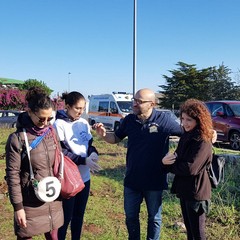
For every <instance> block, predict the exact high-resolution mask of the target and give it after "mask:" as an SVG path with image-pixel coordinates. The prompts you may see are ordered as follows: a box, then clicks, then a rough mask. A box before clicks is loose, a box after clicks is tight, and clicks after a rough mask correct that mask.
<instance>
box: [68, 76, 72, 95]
mask: <svg viewBox="0 0 240 240" xmlns="http://www.w3.org/2000/svg"><path fill="white" fill-rule="evenodd" d="M70 74H71V73H70V72H69V73H68V93H69V92H70Z"/></svg>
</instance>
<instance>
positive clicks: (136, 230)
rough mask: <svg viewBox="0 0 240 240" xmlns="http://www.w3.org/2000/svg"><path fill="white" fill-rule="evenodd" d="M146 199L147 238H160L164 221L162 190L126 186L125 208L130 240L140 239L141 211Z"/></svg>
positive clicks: (151, 239) (153, 239)
mask: <svg viewBox="0 0 240 240" xmlns="http://www.w3.org/2000/svg"><path fill="white" fill-rule="evenodd" d="M143 199H145V202H146V206H147V212H148V227H147V240H158V239H159V237H160V230H161V223H162V217H161V212H162V191H136V190H133V189H130V188H127V187H124V210H125V214H126V225H127V229H128V239H129V240H140V238H141V233H140V221H139V213H140V207H141V203H142V201H143Z"/></svg>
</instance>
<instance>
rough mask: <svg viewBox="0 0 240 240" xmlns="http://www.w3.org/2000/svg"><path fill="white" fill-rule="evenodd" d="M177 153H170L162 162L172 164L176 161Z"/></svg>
mask: <svg viewBox="0 0 240 240" xmlns="http://www.w3.org/2000/svg"><path fill="white" fill-rule="evenodd" d="M176 157H177V155H176V153H168V154H167V155H166V156H165V157H164V158H163V159H162V163H163V164H164V165H172V164H173V163H175V161H176Z"/></svg>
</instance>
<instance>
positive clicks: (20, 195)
mask: <svg viewBox="0 0 240 240" xmlns="http://www.w3.org/2000/svg"><path fill="white" fill-rule="evenodd" d="M26 101H27V103H28V110H27V111H26V112H23V113H21V114H20V115H19V117H18V121H17V130H16V132H14V133H12V134H10V135H9V138H8V141H7V144H6V180H7V184H8V189H9V196H10V201H11V204H12V206H13V208H14V230H15V234H16V235H17V240H21V239H29V240H30V239H32V237H33V236H35V235H40V234H44V235H45V239H47V240H58V236H57V232H58V228H59V227H61V226H62V225H63V209H62V201H61V197H59V195H58V194H57V195H56V196H55V198H56V199H55V200H53V201H47V202H45V201H41V200H39V199H38V197H37V195H35V192H34V186H35V185H34V184H35V183H36V184H39V181H40V180H41V179H43V178H47V177H51V176H53V165H54V160H55V150H56V145H55V143H54V138H53V134H55V130H53V128H51V127H50V121H51V120H52V119H53V117H52V110H53V106H52V101H51V99H50V98H49V96H48V95H46V94H45V92H44V91H43V90H42V89H40V88H36V87H35V88H30V89H29V90H28V92H27V94H26ZM50 128H51V129H50ZM24 132H25V133H26V135H25V133H24ZM40 136H41V137H40ZM36 139H41V141H38V143H37V144H35V146H32V142H34V140H35V142H36ZM28 143H29V145H30V147H32V149H31V148H28ZM28 150H29V151H28ZM28 153H29V156H30V157H28ZM31 170H32V171H31ZM31 176H34V181H33V178H32V177H31ZM55 190H56V188H55V186H54V185H51V183H49V185H48V183H46V194H54V193H55Z"/></svg>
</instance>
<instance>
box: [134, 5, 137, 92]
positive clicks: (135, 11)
mask: <svg viewBox="0 0 240 240" xmlns="http://www.w3.org/2000/svg"><path fill="white" fill-rule="evenodd" d="M136 48H137V0H134V10H133V95H134V94H135V92H136V59H137V50H136Z"/></svg>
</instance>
